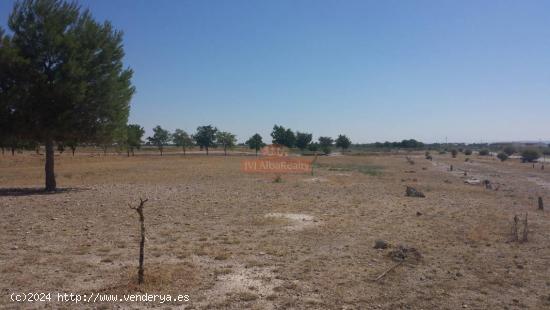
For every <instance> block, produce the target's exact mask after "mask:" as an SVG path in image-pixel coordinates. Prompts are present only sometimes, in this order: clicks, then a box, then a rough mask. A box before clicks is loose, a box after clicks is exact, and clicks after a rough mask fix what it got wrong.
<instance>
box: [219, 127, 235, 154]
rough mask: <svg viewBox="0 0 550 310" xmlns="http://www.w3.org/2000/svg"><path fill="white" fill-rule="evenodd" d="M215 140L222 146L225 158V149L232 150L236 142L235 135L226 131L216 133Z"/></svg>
mask: <svg viewBox="0 0 550 310" xmlns="http://www.w3.org/2000/svg"><path fill="white" fill-rule="evenodd" d="M216 140H217V141H218V143H219V144H221V145H222V146H223V153H224V155H225V156H227V149H231V148H233V147H234V146H235V143H236V142H237V138H236V137H235V135H234V134H232V133H229V132H226V131H218V132H217V133H216Z"/></svg>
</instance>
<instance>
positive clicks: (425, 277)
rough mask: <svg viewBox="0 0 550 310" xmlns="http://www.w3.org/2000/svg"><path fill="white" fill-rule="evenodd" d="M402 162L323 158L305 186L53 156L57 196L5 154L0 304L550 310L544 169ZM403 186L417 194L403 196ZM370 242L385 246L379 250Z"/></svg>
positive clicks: (199, 164)
mask: <svg viewBox="0 0 550 310" xmlns="http://www.w3.org/2000/svg"><path fill="white" fill-rule="evenodd" d="M408 156H409V158H410V159H412V161H414V164H411V163H409V162H408V161H407V160H406V159H405V155H380V156H334V157H323V158H320V159H319V163H318V167H316V169H315V173H314V175H313V176H312V175H283V176H282V179H281V182H275V176H274V175H263V174H244V173H242V172H241V171H240V161H241V160H242V159H243V157H241V156H228V157H223V156H209V157H206V156H204V155H192V156H186V157H184V156H181V155H174V154H172V155H170V156H163V157H160V156H156V155H147V156H145V155H142V156H136V157H131V158H126V157H123V156H114V155H111V156H94V157H92V156H88V155H85V154H77V155H76V156H75V157H74V158H73V157H71V156H70V155H66V154H64V155H61V156H57V158H56V160H57V165H56V169H57V177H58V185H59V186H60V187H61V188H62V190H61V191H60V192H58V193H55V194H43V193H42V192H40V191H37V190H36V188H37V187H39V186H40V185H41V184H42V182H43V180H42V179H43V174H44V173H43V158H42V157H41V156H38V155H31V154H17V155H16V156H14V157H12V156H7V155H6V156H4V157H0V210H2V215H3V216H2V217H0V274H1V278H2V281H0V307H5V308H14V309H16V308H22V307H24V308H76V307H79V306H81V304H80V305H75V304H74V303H60V302H54V301H52V302H50V303H44V302H35V303H23V304H21V303H14V302H12V301H11V300H10V295H11V294H12V293H13V292H16V293H25V292H69V293H70V292H73V293H75V294H88V295H91V294H92V293H93V294H98V293H101V294H129V293H135V292H146V293H163V294H187V295H189V299H190V300H189V301H187V302H177V303H173V302H172V303H164V304H160V303H154V302H149V303H139V302H116V303H105V302H103V303H88V304H86V305H85V307H87V308H104V309H107V308H112V307H123V308H128V307H130V308H148V307H161V308H185V309H228V308H229V309H243V308H253V309H458V308H471V309H543V308H549V307H550V268H548V264H549V262H550V222H549V220H550V216H549V215H548V213H549V211H548V210H547V211H538V210H537V199H538V197H539V196H540V197H543V199H544V201H545V202H547V204H548V207H547V209H550V195H549V190H550V187H549V184H550V171H549V170H540V166H537V167H536V168H532V166H531V165H529V164H521V163H519V161H517V160H515V161H510V162H504V163H501V162H499V161H498V160H494V159H492V158H480V157H477V156H471V157H470V159H471V160H470V161H469V162H465V156H464V155H462V154H459V156H458V158H456V159H453V158H451V157H450V155H435V156H434V159H433V161H429V160H426V159H424V156H423V154H409V155H408ZM451 164H452V165H453V171H449V168H450V165H451ZM548 169H550V167H548ZM464 171H466V174H467V175H464ZM470 179H477V180H479V181H480V184H473V185H470V184H466V183H465V182H464V181H465V180H470ZM484 180H489V181H490V184H491V186H490V187H489V188H487V187H486V186H485V185H484V184H483V181H484ZM407 186H410V187H413V188H415V189H417V190H419V191H421V192H422V193H423V194H424V195H425V198H418V197H407V196H405V189H406V187H407ZM140 197H147V198H149V201H148V202H147V203H146V205H145V221H146V229H147V232H146V236H147V240H146V249H145V268H146V270H145V281H146V283H145V284H144V285H142V286H139V285H137V283H136V267H137V263H138V262H137V257H138V246H139V245H138V242H139V222H138V217H137V213H136V212H135V211H134V210H131V209H130V207H129V206H128V204H131V205H136V203H138V202H139V198H140ZM525 214H527V218H528V235H527V241H525V242H521V238H522V237H523V226H522V225H523V223H522V221H523V219H524V216H525ZM515 215H518V218H519V219H520V221H519V223H518V230H519V239H520V240H519V241H513V234H512V233H511V229H512V223H513V218H514V216H515ZM376 240H382V241H384V243H386V244H385V245H384V246H378V249H375V248H374V245H375V241H376ZM403 249H405V252H404V250H403ZM407 250H408V252H407ZM388 270H389V271H388ZM386 272H387V273H386Z"/></svg>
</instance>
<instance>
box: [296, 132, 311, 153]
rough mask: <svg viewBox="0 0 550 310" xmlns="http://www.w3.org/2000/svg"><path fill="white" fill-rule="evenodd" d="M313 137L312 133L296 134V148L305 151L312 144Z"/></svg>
mask: <svg viewBox="0 0 550 310" xmlns="http://www.w3.org/2000/svg"><path fill="white" fill-rule="evenodd" d="M312 139H313V135H312V134H310V133H303V132H299V131H297V132H296V147H297V148H299V149H300V150H302V151H303V150H304V149H305V148H307V146H308V145H309V144H310V143H311V140H312Z"/></svg>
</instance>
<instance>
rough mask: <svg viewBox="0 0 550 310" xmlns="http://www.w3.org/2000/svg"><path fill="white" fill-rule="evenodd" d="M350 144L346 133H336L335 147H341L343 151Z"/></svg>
mask: <svg viewBox="0 0 550 310" xmlns="http://www.w3.org/2000/svg"><path fill="white" fill-rule="evenodd" d="M350 145H351V140H350V139H349V138H348V137H347V136H346V135H338V138H336V147H339V148H341V149H342V150H343V151H345V150H347V149H348V148H349V147H350Z"/></svg>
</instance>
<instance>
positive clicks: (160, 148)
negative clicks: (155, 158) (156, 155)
mask: <svg viewBox="0 0 550 310" xmlns="http://www.w3.org/2000/svg"><path fill="white" fill-rule="evenodd" d="M159 150H160V156H162V146H161V147H159Z"/></svg>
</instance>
